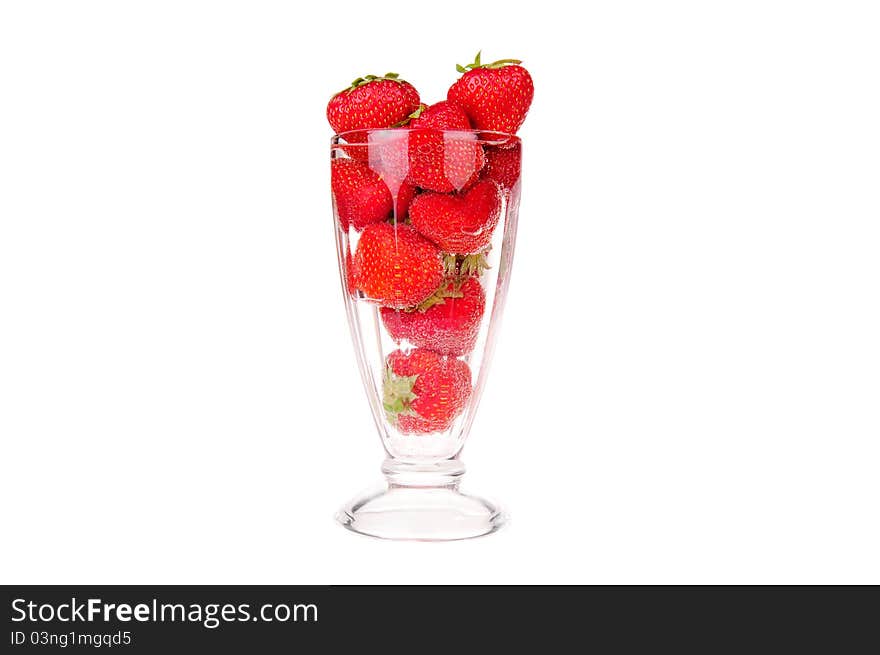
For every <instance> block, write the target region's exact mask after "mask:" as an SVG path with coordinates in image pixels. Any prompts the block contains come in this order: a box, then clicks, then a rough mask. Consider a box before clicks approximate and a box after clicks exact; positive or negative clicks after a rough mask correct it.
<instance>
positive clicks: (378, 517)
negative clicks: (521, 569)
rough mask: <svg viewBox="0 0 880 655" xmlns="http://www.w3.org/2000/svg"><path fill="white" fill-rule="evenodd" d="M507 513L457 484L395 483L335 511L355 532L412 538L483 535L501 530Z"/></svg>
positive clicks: (439, 539) (377, 535) (465, 537)
mask: <svg viewBox="0 0 880 655" xmlns="http://www.w3.org/2000/svg"><path fill="white" fill-rule="evenodd" d="M506 518H507V517H506V516H505V514H504V512H503V511H502V510H501V508H500V507H499V506H498V505H496V504H494V503H492V502H490V501H487V500H484V499H482V498H477V497H476V496H469V495H466V494H463V493H461V492H460V491H459V490H458V485H457V484H455V485H449V486H440V487H417V486H416V487H409V486H399V485H396V484H393V483H391V484H388V485H387V486H386V487H383V488H379V489H376V490H373V491H370V492H367V493H364V494H362V495H360V496H358V497H356V498H355V499H354V500H352V501H351V502H350V503H349V504H348V505H346V506H345V507H343V508H342V509H341V510H340V511H339V513H338V514H337V515H336V520H337V521H339V522H340V523H341V524H342V525H343V526H345V527H346V528H348V529H349V530H351V531H353V532H358V533H360V534H365V535H368V536H370V537H379V538H380V539H402V540H411V541H453V540H457V539H471V538H473V537H481V536H483V535H486V534H491V533H493V532H495V531H497V530H498V529H500V528H501V527H502V526H503V525H504V523H505V521H506Z"/></svg>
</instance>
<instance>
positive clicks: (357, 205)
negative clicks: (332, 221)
mask: <svg viewBox="0 0 880 655" xmlns="http://www.w3.org/2000/svg"><path fill="white" fill-rule="evenodd" d="M330 189H331V190H332V191H333V198H334V199H335V200H336V213H337V215H338V216H339V222H340V224H341V225H342V229H343V230H347V229H348V226H349V224H351V225H353V226H354V229H356V230H358V231H360V230H363V229H364V228H365V227H366V226H367V225H369V224H370V223H378V222H379V221H384V220H385V219H386V218H388V216H389V215H390V214H391V208H392V204H391V202H392V201H391V192H390V191H389V190H388V187H387V186H386V185H385V183H384V182H383V181H382V178H381V177H379V176H378V175H377V174H376V173H374V172H373V171H372V170H370V167H369V166H367V165H366V164H364V163H363V162H359V161H355V160H354V159H334V160H333V161H332V162H330Z"/></svg>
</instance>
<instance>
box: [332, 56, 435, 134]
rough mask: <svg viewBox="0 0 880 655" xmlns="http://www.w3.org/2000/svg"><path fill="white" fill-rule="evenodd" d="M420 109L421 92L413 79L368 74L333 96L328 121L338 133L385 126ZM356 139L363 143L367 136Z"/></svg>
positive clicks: (390, 74)
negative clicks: (410, 80) (411, 81)
mask: <svg viewBox="0 0 880 655" xmlns="http://www.w3.org/2000/svg"><path fill="white" fill-rule="evenodd" d="M418 108H419V92H418V91H416V90H415V87H413V86H412V85H411V84H410V83H409V82H405V81H403V80H400V79H398V77H397V73H385V75H384V76H383V77H377V76H375V75H367V76H365V77H359V78H357V79H356V80H355V81H354V82H352V83H351V86H349V87H348V88H347V89H343V90H342V91H340V92H339V93H337V94H336V95H335V96H333V97H332V98H331V99H330V102H329V103H328V104H327V120H328V121H329V122H330V127H332V128H333V131H334V132H336V133H337V134H340V133H342V132H348V131H349V130H363V129H381V128H386V127H391V126H392V125H396V124H397V123H400V122H402V121H405V120H406V119H407V118H408V117H409V115H410V114H412V113H413V112H414V111H415V110H416V109H418ZM364 136H365V135H364ZM349 141H352V139H349ZM354 141H358V142H363V141H365V138H364V139H360V140H359V139H354Z"/></svg>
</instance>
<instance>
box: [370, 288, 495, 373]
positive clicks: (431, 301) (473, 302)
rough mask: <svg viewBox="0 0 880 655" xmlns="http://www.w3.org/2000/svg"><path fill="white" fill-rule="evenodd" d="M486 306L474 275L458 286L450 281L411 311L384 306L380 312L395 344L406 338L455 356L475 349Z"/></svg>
mask: <svg viewBox="0 0 880 655" xmlns="http://www.w3.org/2000/svg"><path fill="white" fill-rule="evenodd" d="M485 308H486V294H485V293H484V292H483V287H482V286H480V282H479V280H477V279H476V278H469V279H467V280H465V281H464V282H463V283H462V284H461V285H459V284H457V283H455V282H449V283H448V284H447V285H446V286H444V287H441V288H440V289H439V290H438V291H437V292H436V293H435V294H434V295H432V296H430V297H429V298H428V299H427V300H426V301H425V302H423V303H422V304H421V305H419V307H418V308H417V309H416V310H414V311H401V310H395V309H388V308H387V307H383V308H382V309H381V310H380V311H381V314H382V321H383V322H384V323H385V327H386V329H387V330H388V333H389V334H390V335H391V337H392V338H393V339H394V340H395V341H397V342H398V343H399V342H400V341H401V340H403V339H406V340H407V341H409V342H410V343H412V344H413V345H415V346H418V347H419V348H427V349H428V350H433V351H435V352H437V353H440V354H442V355H451V356H455V357H457V356H460V355H466V354H467V353H469V352H470V351H471V350H473V349H474V344H476V342H477V332H478V331H479V329H480V320H481V319H482V318H483V312H484V311H485Z"/></svg>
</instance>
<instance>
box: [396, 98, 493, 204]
mask: <svg viewBox="0 0 880 655" xmlns="http://www.w3.org/2000/svg"><path fill="white" fill-rule="evenodd" d="M407 127H408V128H409V129H410V133H409V144H408V148H407V154H408V167H409V172H408V175H407V178H406V179H407V181H408V182H410V183H411V184H414V185H416V186H418V187H422V188H423V189H429V190H431V191H441V192H449V191H459V190H461V189H462V188H463V187H465V186H466V185H467V184H468V182H471V181H473V180H474V179H476V177H477V174H478V173H479V172H480V169H481V168H483V164H484V163H485V157H484V155H483V147H482V146H481V145H480V144H479V143H477V142H476V135H474V134H470V133H469V132H470V130H471V123H470V121H469V120H468V117H467V114H465V113H464V111H463V110H462V109H461V107H458V106H457V105H455V104H453V103H450V102H446V101H443V102H438V103H436V104H433V105H431V106H430V107H428V108H426V109H424V110H422V111H421V112H420V113H418V114H417V117H416V118H414V119H413V120H411V121H410V122H409V124H408V125H407ZM443 130H456V131H460V132H462V133H461V134H450V133H449V132H444V131H443Z"/></svg>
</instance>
